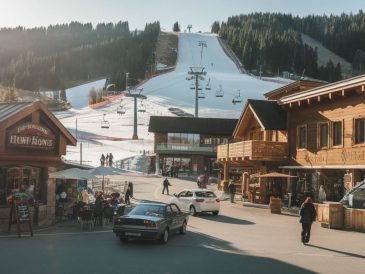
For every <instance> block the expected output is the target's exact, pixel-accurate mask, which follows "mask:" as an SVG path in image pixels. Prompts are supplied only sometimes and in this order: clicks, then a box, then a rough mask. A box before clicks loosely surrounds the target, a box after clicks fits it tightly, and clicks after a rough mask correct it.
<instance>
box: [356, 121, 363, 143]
mask: <svg viewBox="0 0 365 274" xmlns="http://www.w3.org/2000/svg"><path fill="white" fill-rule="evenodd" d="M363 143H365V119H364V118H361V119H356V120H355V144H363Z"/></svg>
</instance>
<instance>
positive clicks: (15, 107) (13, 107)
mask: <svg viewBox="0 0 365 274" xmlns="http://www.w3.org/2000/svg"><path fill="white" fill-rule="evenodd" d="M35 110H41V111H42V112H43V113H44V114H45V115H46V116H47V117H48V118H49V119H50V120H51V121H52V123H54V125H55V126H56V127H57V128H58V129H59V130H60V132H61V133H62V134H63V135H64V136H65V138H66V140H67V144H68V145H73V146H76V143H77V140H76V139H75V138H74V137H73V136H72V134H71V133H70V132H69V131H68V130H67V129H66V128H65V126H64V125H63V124H62V123H61V122H60V121H59V120H58V119H57V118H56V117H55V116H54V115H53V113H52V112H50V111H49V110H48V108H47V107H46V106H45V105H44V104H43V103H42V102H41V101H35V102H16V103H1V104H0V126H4V125H5V124H6V123H7V122H8V121H7V120H8V119H10V118H11V117H13V116H18V115H19V119H21V118H20V117H21V116H22V115H29V113H31V112H33V111H35ZM23 112H24V114H23Z"/></svg>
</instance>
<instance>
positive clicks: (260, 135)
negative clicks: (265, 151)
mask: <svg viewBox="0 0 365 274" xmlns="http://www.w3.org/2000/svg"><path fill="white" fill-rule="evenodd" d="M263 140H264V132H263V131H260V132H259V141H263Z"/></svg>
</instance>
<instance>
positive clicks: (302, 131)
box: [298, 125, 307, 148]
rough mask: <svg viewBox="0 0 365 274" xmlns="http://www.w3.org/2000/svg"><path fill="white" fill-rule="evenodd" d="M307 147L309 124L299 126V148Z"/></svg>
mask: <svg viewBox="0 0 365 274" xmlns="http://www.w3.org/2000/svg"><path fill="white" fill-rule="evenodd" d="M306 147H307V126H305V125H303V126H299V127H298V148H306Z"/></svg>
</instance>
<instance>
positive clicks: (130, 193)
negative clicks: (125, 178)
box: [124, 182, 133, 205]
mask: <svg viewBox="0 0 365 274" xmlns="http://www.w3.org/2000/svg"><path fill="white" fill-rule="evenodd" d="M130 197H132V198H133V183H132V182H129V183H128V187H127V190H126V192H125V196H124V202H125V203H126V204H127V205H130V204H131V201H130Z"/></svg>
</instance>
